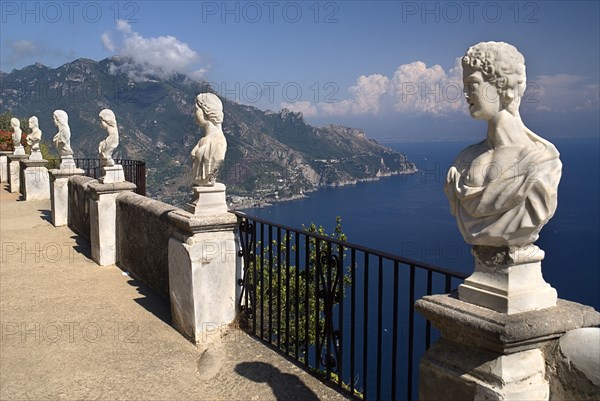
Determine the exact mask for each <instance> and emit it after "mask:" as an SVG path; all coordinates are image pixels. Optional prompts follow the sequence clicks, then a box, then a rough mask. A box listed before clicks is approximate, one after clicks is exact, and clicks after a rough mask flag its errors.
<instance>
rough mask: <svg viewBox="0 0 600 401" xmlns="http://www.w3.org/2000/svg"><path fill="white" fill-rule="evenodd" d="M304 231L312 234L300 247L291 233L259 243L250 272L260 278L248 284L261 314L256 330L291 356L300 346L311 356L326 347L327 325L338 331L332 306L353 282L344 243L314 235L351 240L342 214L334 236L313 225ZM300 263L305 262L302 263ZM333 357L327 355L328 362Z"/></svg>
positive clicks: (258, 312) (256, 310)
mask: <svg viewBox="0 0 600 401" xmlns="http://www.w3.org/2000/svg"><path fill="white" fill-rule="evenodd" d="M303 231H305V232H306V233H307V234H308V242H307V244H306V243H304V241H298V242H299V243H300V248H297V245H296V241H295V238H292V237H291V236H289V235H283V236H281V240H278V239H272V240H271V241H270V242H266V243H261V242H260V241H259V242H258V243H257V245H256V248H257V250H259V251H258V254H257V255H255V256H254V263H253V264H252V265H251V266H250V267H249V268H248V270H247V272H246V274H247V275H248V276H247V277H248V278H249V280H255V282H253V283H252V282H250V285H249V288H250V289H251V292H252V295H253V296H252V298H253V300H254V310H253V313H255V314H256V316H255V317H254V318H255V319H256V324H257V327H256V328H255V332H256V333H261V334H262V336H263V337H265V338H268V339H270V340H271V341H272V342H275V343H277V344H278V345H279V346H280V348H281V349H282V350H285V351H286V352H287V353H289V354H291V353H293V352H294V350H295V349H296V348H297V349H298V350H299V354H300V355H301V357H302V358H306V357H307V355H308V350H309V348H310V347H317V348H324V347H326V344H327V341H330V340H331V337H328V336H326V332H327V330H326V329H329V330H328V333H329V334H332V331H334V330H333V327H332V322H331V320H332V319H331V318H332V314H333V309H334V308H335V307H336V306H337V305H338V304H339V302H341V301H342V299H343V292H344V288H343V287H346V286H348V285H350V284H351V282H350V277H349V275H348V274H347V273H348V271H349V269H351V267H347V268H346V269H344V267H343V266H342V265H341V263H340V260H344V259H345V258H344V257H343V256H342V255H343V254H344V252H345V249H344V247H343V246H341V245H337V244H329V245H328V243H327V242H326V241H324V240H322V239H318V238H316V237H314V236H311V235H310V234H318V235H320V236H324V237H330V238H333V239H336V240H339V241H347V237H346V234H344V233H343V230H342V224H341V218H340V217H337V218H336V226H335V229H334V231H333V233H332V234H331V235H328V234H327V233H326V230H325V229H324V228H323V227H322V226H318V227H317V226H316V225H315V224H314V223H313V224H310V225H309V226H308V227H307V226H303ZM307 245H308V249H307V248H306V246H307ZM296 261H300V266H297V265H296ZM302 262H304V263H302ZM302 264H304V266H302ZM340 275H341V277H340ZM340 282H342V286H340V285H339V284H340ZM341 287H342V288H341ZM307 312H308V313H307ZM328 313H329V317H328ZM254 318H253V319H254ZM246 324H249V322H246ZM330 357H332V356H329V355H326V356H325V359H324V361H325V362H324V364H325V363H327V360H328V359H327V358H330Z"/></svg>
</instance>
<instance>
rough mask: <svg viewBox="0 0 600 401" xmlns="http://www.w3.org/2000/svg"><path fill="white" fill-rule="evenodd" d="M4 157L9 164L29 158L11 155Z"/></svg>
mask: <svg viewBox="0 0 600 401" xmlns="http://www.w3.org/2000/svg"><path fill="white" fill-rule="evenodd" d="M6 156H7V157H8V160H10V161H11V162H18V161H21V160H22V159H26V158H28V157H29V155H13V154H9V155H6Z"/></svg>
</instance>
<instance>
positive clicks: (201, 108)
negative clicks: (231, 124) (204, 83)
mask: <svg viewBox="0 0 600 401" xmlns="http://www.w3.org/2000/svg"><path fill="white" fill-rule="evenodd" d="M196 120H198V122H199V123H201V122H202V120H207V121H210V122H211V123H213V124H215V125H218V124H221V123H223V103H221V99H219V97H218V96H217V95H215V94H214V93H200V94H199V95H198V96H196Z"/></svg>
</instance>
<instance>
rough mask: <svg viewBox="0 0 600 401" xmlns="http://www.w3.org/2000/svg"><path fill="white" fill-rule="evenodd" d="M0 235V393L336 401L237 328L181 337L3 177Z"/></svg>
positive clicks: (144, 297)
mask: <svg viewBox="0 0 600 401" xmlns="http://www.w3.org/2000/svg"><path fill="white" fill-rule="evenodd" d="M0 242H1V245H2V251H1V255H0V257H1V269H0V321H1V332H0V399H1V400H211V401H215V400H224V401H225V400H227V401H229V400H261V401H262V400H278V401H283V400H302V401H313V400H343V399H345V398H344V397H343V396H341V395H340V394H338V393H337V392H336V391H334V390H332V389H330V388H328V387H327V386H325V385H323V384H322V383H320V382H319V381H318V380H317V379H315V378H314V377H312V376H310V375H309V374H307V373H305V372H303V371H302V370H301V369H300V368H298V367H296V366H295V365H294V364H292V363H290V362H289V361H287V360H286V359H284V358H282V357H281V356H279V355H277V354H276V353H275V352H274V351H272V350H270V349H268V348H267V347H265V346H263V345H262V344H260V343H259V342H257V341H256V340H254V339H253V338H251V337H249V336H248V335H246V334H245V333H243V332H241V331H239V330H234V329H230V328H224V329H221V330H214V334H213V335H211V336H207V338H206V341H203V342H202V343H201V344H200V345H198V346H195V345H193V344H191V343H190V342H188V341H187V340H185V339H184V338H183V337H182V336H181V335H180V334H179V333H178V332H177V331H175V330H174V329H173V328H172V327H171V326H170V309H169V304H168V302H167V301H166V300H164V299H162V298H160V297H159V296H158V295H156V294H155V293H153V292H152V291H151V290H149V289H148V288H147V287H145V286H144V285H143V284H141V283H139V282H137V281H135V280H133V279H132V278H131V277H129V276H127V275H126V274H124V272H123V271H121V270H120V269H119V268H118V267H116V266H114V265H112V266H103V267H101V266H98V265H96V264H95V263H94V262H93V261H92V260H91V259H90V248H89V244H88V243H87V241H86V240H85V239H82V238H80V237H79V236H77V235H76V234H74V233H73V232H72V231H71V230H70V229H69V228H67V227H59V228H57V227H54V226H53V225H52V224H51V223H50V201H37V202H24V201H20V200H18V196H17V195H15V194H10V193H9V192H8V190H7V188H6V186H5V185H4V184H3V188H1V189H0Z"/></svg>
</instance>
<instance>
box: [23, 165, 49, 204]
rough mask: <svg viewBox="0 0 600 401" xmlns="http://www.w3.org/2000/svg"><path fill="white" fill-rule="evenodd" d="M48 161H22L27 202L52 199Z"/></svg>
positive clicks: (24, 194)
mask: <svg viewBox="0 0 600 401" xmlns="http://www.w3.org/2000/svg"><path fill="white" fill-rule="evenodd" d="M47 165H48V160H44V159H42V160H29V159H23V160H21V177H23V183H22V188H23V196H24V197H25V200H26V201H33V200H46V199H50V177H49V176H48V169H47V168H46V166H47Z"/></svg>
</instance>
